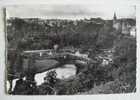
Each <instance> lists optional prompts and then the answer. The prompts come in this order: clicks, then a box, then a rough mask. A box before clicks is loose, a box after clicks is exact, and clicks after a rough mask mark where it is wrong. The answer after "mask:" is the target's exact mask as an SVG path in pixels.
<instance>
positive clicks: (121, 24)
mask: <svg viewBox="0 0 140 100" xmlns="http://www.w3.org/2000/svg"><path fill="white" fill-rule="evenodd" d="M113 28H114V29H115V30H117V31H119V32H120V33H122V34H125V35H130V36H133V37H135V35H136V20H135V19H132V18H121V19H117V16H116V13H114V17H113Z"/></svg>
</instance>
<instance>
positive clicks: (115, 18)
mask: <svg viewBox="0 0 140 100" xmlns="http://www.w3.org/2000/svg"><path fill="white" fill-rule="evenodd" d="M116 21H117V16H116V13H114V17H113V24H115V23H116Z"/></svg>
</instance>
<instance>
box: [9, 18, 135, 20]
mask: <svg viewBox="0 0 140 100" xmlns="http://www.w3.org/2000/svg"><path fill="white" fill-rule="evenodd" d="M12 18H19V19H41V20H85V19H87V20H90V19H92V18H95V19H98V18H100V19H102V20H113V17H112V19H104V18H101V17H90V18H85V17H84V18H77V19H76V18H45V17H8V18H7V19H12ZM117 19H134V20H135V19H136V18H131V17H127V18H126V17H124V18H117Z"/></svg>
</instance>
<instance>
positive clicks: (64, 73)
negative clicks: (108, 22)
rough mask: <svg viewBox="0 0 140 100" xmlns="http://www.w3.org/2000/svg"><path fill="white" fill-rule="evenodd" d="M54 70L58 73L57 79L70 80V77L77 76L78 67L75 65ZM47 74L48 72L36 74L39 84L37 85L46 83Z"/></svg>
mask: <svg viewBox="0 0 140 100" xmlns="http://www.w3.org/2000/svg"><path fill="white" fill-rule="evenodd" d="M53 70H55V71H56V73H57V78H59V79H66V78H69V77H71V76H74V75H75V74H76V67H75V65H73V64H66V65H64V66H63V67H61V68H56V69H53ZM47 72H48V71H46V72H43V73H39V74H36V76H35V80H36V82H37V85H40V84H41V83H43V82H44V77H45V76H46V73H47Z"/></svg>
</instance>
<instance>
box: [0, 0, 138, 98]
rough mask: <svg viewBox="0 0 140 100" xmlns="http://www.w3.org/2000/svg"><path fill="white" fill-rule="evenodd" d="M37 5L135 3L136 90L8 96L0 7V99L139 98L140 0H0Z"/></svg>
mask: <svg viewBox="0 0 140 100" xmlns="http://www.w3.org/2000/svg"><path fill="white" fill-rule="evenodd" d="M33 4H34V5H37V4H100V5H104V4H109V5H116V4H117V5H121V6H122V5H123V6H125V5H136V21H137V22H136V25H137V92H136V93H131V94H105V95H101V94H98V95H74V96H10V95H6V94H5V92H4V71H5V57H4V56H5V40H4V37H5V34H4V26H3V23H4V22H3V17H2V9H0V71H1V72H0V99H1V100H25V99H28V100H38V99H51V100H54V99H57V100H77V99H81V100H85V99H97V100H98V99H101V100H105V99H107V100H121V99H122V100H139V98H140V67H139V65H140V58H139V57H140V52H139V47H140V44H139V41H140V34H139V33H140V13H139V12H140V2H139V0H122V1H121V2H118V0H77V1H75V0H50V1H49V0H26V1H25V0H2V1H0V6H1V7H5V6H12V5H33Z"/></svg>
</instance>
